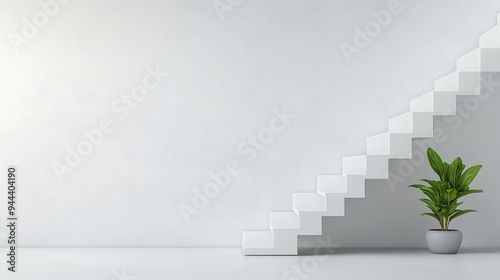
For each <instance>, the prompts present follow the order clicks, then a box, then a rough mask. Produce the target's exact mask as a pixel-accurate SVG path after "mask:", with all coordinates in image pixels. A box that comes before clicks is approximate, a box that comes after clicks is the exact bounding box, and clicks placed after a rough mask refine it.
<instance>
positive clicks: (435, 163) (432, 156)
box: [427, 148, 445, 180]
mask: <svg viewBox="0 0 500 280" xmlns="http://www.w3.org/2000/svg"><path fill="white" fill-rule="evenodd" d="M427 158H428V159H429V164H430V165H431V167H432V169H433V170H434V172H436V174H437V175H439V178H440V179H441V180H443V176H445V175H444V174H445V173H444V165H443V161H442V160H441V158H440V157H439V155H438V154H437V153H436V151H434V150H433V149H432V148H429V149H427Z"/></svg>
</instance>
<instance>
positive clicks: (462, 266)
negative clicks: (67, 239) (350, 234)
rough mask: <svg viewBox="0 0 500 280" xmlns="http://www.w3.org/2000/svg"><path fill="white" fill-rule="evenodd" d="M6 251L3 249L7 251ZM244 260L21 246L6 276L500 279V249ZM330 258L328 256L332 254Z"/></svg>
mask: <svg viewBox="0 0 500 280" xmlns="http://www.w3.org/2000/svg"><path fill="white" fill-rule="evenodd" d="M2 251H3V250H2ZM302 253H306V254H308V253H309V254H308V255H301V256H243V255H242V253H241V249H235V248H229V249H19V251H18V252H17V255H18V264H17V266H16V269H17V272H16V273H12V272H9V271H8V270H7V264H6V262H5V261H6V260H5V254H3V252H2V259H3V261H2V264H1V265H0V279H2V280H10V279H23V280H24V279H26V280H45V279H47V280H48V279H50V280H63V279H64V280H100V279H102V280H153V279H154V280H160V279H161V280H163V279H173V280H174V279H175V280H191V279H193V280H201V279H214V280H225V279H231V280H245V279H256V280H267V279H273V280H275V279H289V280H306V279H308V280H309V279H310V280H315V279H341V280H344V279H383V280H390V279H397V280H402V279H426V280H433V279H436V280H465V279H473V280H481V279H488V280H500V248H488V249H485V248H477V249H475V248H468V249H461V251H460V252H459V253H458V254H457V255H435V254H431V253H429V252H428V251H427V250H426V249H399V248H398V249H343V248H336V249H332V250H330V252H326V251H325V252H316V253H317V254H314V251H309V252H308V251H307V250H303V251H302ZM326 253H328V254H326Z"/></svg>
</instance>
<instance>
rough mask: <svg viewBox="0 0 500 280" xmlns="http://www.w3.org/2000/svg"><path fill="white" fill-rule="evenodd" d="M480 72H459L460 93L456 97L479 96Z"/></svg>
mask: <svg viewBox="0 0 500 280" xmlns="http://www.w3.org/2000/svg"><path fill="white" fill-rule="evenodd" d="M481 76H482V75H481V72H477V71H470V72H468V71H464V72H460V82H459V88H460V91H459V92H458V93H457V95H479V94H480V93H481Z"/></svg>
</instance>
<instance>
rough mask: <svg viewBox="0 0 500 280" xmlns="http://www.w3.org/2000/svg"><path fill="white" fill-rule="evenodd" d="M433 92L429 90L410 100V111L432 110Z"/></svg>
mask: <svg viewBox="0 0 500 280" xmlns="http://www.w3.org/2000/svg"><path fill="white" fill-rule="evenodd" d="M433 101H434V94H433V92H432V91H429V92H428V93H426V94H423V95H421V96H419V97H416V98H413V99H412V100H410V111H411V112H433V108H434V107H433V103H434V102H433Z"/></svg>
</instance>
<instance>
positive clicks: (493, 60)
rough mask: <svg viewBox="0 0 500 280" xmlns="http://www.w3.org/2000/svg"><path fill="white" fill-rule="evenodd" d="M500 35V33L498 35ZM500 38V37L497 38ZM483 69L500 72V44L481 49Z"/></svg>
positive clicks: (484, 70)
mask: <svg viewBox="0 0 500 280" xmlns="http://www.w3.org/2000/svg"><path fill="white" fill-rule="evenodd" d="M498 36H499V37H500V34H499V35H498ZM497 40H500V38H497ZM481 71H483V72H499V71H500V44H499V46H498V47H497V48H491V49H486V48H483V49H482V50H481Z"/></svg>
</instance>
